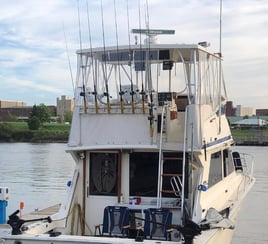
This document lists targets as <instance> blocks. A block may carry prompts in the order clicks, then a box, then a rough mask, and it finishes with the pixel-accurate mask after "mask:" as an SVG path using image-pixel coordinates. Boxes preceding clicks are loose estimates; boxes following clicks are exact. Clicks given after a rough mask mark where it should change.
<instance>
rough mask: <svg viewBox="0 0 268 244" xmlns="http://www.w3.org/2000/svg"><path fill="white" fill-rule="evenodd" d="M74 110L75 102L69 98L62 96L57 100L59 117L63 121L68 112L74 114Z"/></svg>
mask: <svg viewBox="0 0 268 244" xmlns="http://www.w3.org/2000/svg"><path fill="white" fill-rule="evenodd" d="M73 109H74V100H73V99H71V98H69V97H68V96H61V99H60V98H57V116H58V117H60V118H61V119H62V120H63V118H64V115H65V114H66V113H67V112H73Z"/></svg>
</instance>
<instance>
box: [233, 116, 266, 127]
mask: <svg viewBox="0 0 268 244" xmlns="http://www.w3.org/2000/svg"><path fill="white" fill-rule="evenodd" d="M233 125H236V126H238V127H244V128H259V127H263V126H266V125H267V122H266V120H263V119H258V118H250V119H243V120H239V121H237V122H235V123H233Z"/></svg>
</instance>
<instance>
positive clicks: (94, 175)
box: [90, 153, 118, 196]
mask: <svg viewBox="0 0 268 244" xmlns="http://www.w3.org/2000/svg"><path fill="white" fill-rule="evenodd" d="M117 172H118V155H117V154H116V153H91V154H90V194H92V195H109V196H115V195H117V178H118V177H117Z"/></svg>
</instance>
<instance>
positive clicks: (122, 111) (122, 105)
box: [114, 0, 124, 114]
mask: <svg viewBox="0 0 268 244" xmlns="http://www.w3.org/2000/svg"><path fill="white" fill-rule="evenodd" d="M116 16H117V14H116V6H115V0H114V21H115V30H116V31H115V33H116V51H117V64H118V75H119V96H120V109H121V113H122V114H123V113H124V101H123V95H124V92H123V91H122V83H121V73H120V63H119V44H118V30H117V18H116Z"/></svg>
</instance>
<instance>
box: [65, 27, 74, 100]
mask: <svg viewBox="0 0 268 244" xmlns="http://www.w3.org/2000/svg"><path fill="white" fill-rule="evenodd" d="M62 28H63V34H64V40H65V48H66V54H67V58H68V65H69V71H70V75H71V80H72V86H73V93H74V96H75V86H74V78H73V72H72V66H71V60H70V55H69V48H68V44H67V38H66V33H65V28H64V23H63V24H62Z"/></svg>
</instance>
